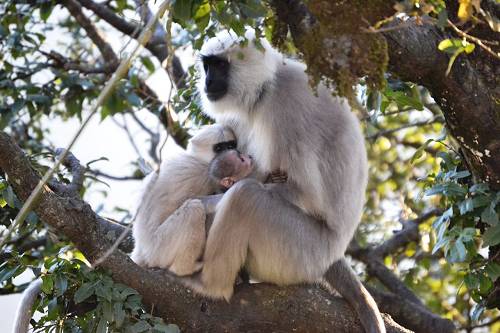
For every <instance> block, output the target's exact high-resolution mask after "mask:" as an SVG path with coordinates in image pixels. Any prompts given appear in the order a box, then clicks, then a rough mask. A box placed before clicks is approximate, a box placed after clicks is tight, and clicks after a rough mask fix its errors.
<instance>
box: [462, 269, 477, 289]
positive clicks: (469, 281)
mask: <svg viewBox="0 0 500 333" xmlns="http://www.w3.org/2000/svg"><path fill="white" fill-rule="evenodd" d="M464 283H465V285H466V286H467V289H469V290H474V289H477V288H479V278H478V276H477V274H474V273H468V274H467V275H465V277H464Z"/></svg>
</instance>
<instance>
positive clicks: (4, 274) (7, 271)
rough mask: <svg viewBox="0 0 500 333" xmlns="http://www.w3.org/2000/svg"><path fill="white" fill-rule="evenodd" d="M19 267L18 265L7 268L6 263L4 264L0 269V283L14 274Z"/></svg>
mask: <svg viewBox="0 0 500 333" xmlns="http://www.w3.org/2000/svg"><path fill="white" fill-rule="evenodd" d="M20 268H21V266H20V265H18V266H15V267H12V268H7V265H5V268H3V269H2V270H0V283H2V282H3V281H6V280H8V279H10V278H11V277H13V276H14V275H15V274H16V272H17V270H18V269H20Z"/></svg>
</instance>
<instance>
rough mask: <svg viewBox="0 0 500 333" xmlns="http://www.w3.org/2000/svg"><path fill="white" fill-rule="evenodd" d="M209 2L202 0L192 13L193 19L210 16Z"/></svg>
mask: <svg viewBox="0 0 500 333" xmlns="http://www.w3.org/2000/svg"><path fill="white" fill-rule="evenodd" d="M209 14H210V4H209V3H208V1H204V2H203V3H202V4H201V5H200V6H198V8H197V9H196V12H195V13H194V16H193V18H194V19H195V20H199V19H201V18H204V17H207V16H208V17H210V15H209Z"/></svg>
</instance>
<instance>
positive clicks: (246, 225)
mask: <svg viewBox="0 0 500 333" xmlns="http://www.w3.org/2000/svg"><path fill="white" fill-rule="evenodd" d="M278 185H282V184H277V185H274V186H266V187H265V186H263V185H262V184H261V183H259V182H257V181H256V180H253V179H246V180H242V181H240V182H238V183H236V184H235V185H234V186H233V187H232V188H231V189H230V190H229V191H228V192H226V193H225V194H224V197H223V198H222V200H221V201H220V203H219V205H218V206H217V211H216V215H215V218H214V222H213V224H212V226H211V228H210V231H209V233H208V239H207V246H206V249H205V254H204V258H203V261H204V266H203V270H202V276H201V283H202V285H203V290H202V291H201V292H202V293H204V294H206V295H208V296H212V297H224V298H226V299H228V298H230V297H231V295H232V292H233V284H234V281H235V278H236V276H237V274H238V271H239V270H240V268H241V267H242V266H245V267H246V268H248V271H249V273H250V275H251V276H252V277H254V278H256V279H258V280H263V281H267V282H273V283H276V284H281V285H284V284H291V283H299V282H315V281H318V280H319V279H320V278H321V277H322V275H323V273H324V272H325V271H326V269H327V268H328V266H329V265H330V263H332V262H333V261H334V259H332V256H331V254H330V252H331V251H330V247H329V241H330V239H329V237H331V235H332V234H333V233H331V232H329V230H328V229H327V228H326V225H325V224H324V223H321V222H319V221H317V220H315V219H313V218H312V217H309V216H307V215H305V214H304V213H303V212H302V211H301V210H300V209H298V208H297V207H295V206H293V205H292V204H290V203H289V202H288V201H287V200H286V199H285V198H284V197H283V196H282V195H281V194H280V193H279V191H277V189H279V187H278ZM311 263H314V265H313V264H311Z"/></svg>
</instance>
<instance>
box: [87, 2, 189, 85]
mask: <svg viewBox="0 0 500 333" xmlns="http://www.w3.org/2000/svg"><path fill="white" fill-rule="evenodd" d="M78 2H79V3H80V4H81V5H82V6H84V7H85V8H87V9H89V10H91V11H92V12H94V13H95V14H96V15H97V16H98V17H100V18H101V19H103V20H104V21H106V22H108V23H109V24H110V25H111V26H113V27H114V28H115V29H117V30H119V31H121V32H122V33H124V34H126V35H129V36H130V37H132V38H137V36H138V35H139V33H140V31H141V29H140V27H139V26H137V25H136V24H134V23H131V22H128V21H127V20H125V19H123V18H121V17H120V16H118V15H116V14H115V12H113V11H112V10H111V9H109V8H108V7H106V6H104V5H101V4H99V3H96V2H94V1H92V0H78ZM166 41H167V38H166V32H165V31H164V30H163V33H159V31H158V26H156V28H155V34H154V36H153V38H152V39H151V40H150V41H149V42H148V43H147V44H146V45H145V47H146V49H148V50H149V51H150V52H151V54H153V55H154V56H155V57H156V58H157V59H158V60H159V61H160V63H162V64H163V61H164V60H165V59H167V56H168V47H167V45H166ZM171 71H172V76H173V78H174V83H175V85H176V86H177V88H182V87H184V86H185V84H186V83H185V76H186V73H185V72H184V69H183V68H182V64H181V62H180V60H179V58H178V57H177V56H176V55H174V56H173V59H172V69H171Z"/></svg>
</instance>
